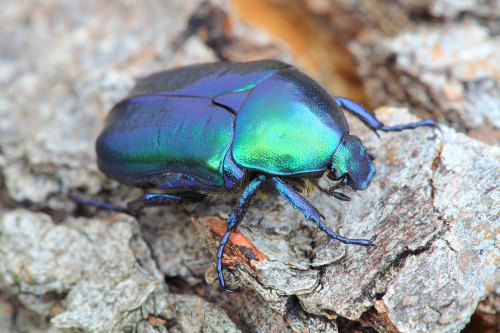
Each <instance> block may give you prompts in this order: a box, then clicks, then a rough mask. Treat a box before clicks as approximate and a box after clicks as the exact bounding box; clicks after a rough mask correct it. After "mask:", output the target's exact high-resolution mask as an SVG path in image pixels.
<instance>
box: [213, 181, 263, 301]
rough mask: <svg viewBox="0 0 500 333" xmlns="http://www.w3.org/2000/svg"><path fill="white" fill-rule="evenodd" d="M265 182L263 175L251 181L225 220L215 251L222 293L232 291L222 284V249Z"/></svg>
mask: <svg viewBox="0 0 500 333" xmlns="http://www.w3.org/2000/svg"><path fill="white" fill-rule="evenodd" d="M265 180H266V176H265V175H259V176H257V177H256V178H255V179H254V180H252V181H251V182H250V184H248V186H247V187H246V188H245V190H244V191H243V194H242V195H241V197H240V198H239V199H238V207H237V208H236V210H235V211H234V212H233V213H232V214H231V216H229V219H228V220H227V224H228V225H227V230H226V233H225V234H224V236H222V238H221V240H220V243H219V249H218V250H217V273H218V275H219V285H220V287H221V289H222V290H224V291H227V292H233V291H234V290H230V289H227V288H226V283H225V282H224V275H223V274H222V255H223V254H224V247H225V246H226V243H227V241H228V239H229V236H231V232H233V230H235V229H236V228H237V227H238V224H240V222H241V220H242V219H243V217H244V216H245V213H246V212H247V209H248V207H250V203H251V202H252V199H253V198H254V197H255V194H256V193H257V190H258V189H259V187H260V186H261V185H262V183H264V181H265Z"/></svg>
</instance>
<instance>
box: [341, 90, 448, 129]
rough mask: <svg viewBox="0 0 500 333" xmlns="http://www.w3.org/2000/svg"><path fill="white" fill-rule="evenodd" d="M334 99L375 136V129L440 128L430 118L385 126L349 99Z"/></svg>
mask: <svg viewBox="0 0 500 333" xmlns="http://www.w3.org/2000/svg"><path fill="white" fill-rule="evenodd" d="M334 99H335V101H336V102H337V103H338V104H339V105H340V107H341V108H343V109H344V110H346V111H348V112H349V113H351V114H352V115H354V116H355V117H357V118H358V119H360V120H361V121H362V122H363V123H365V125H366V126H368V127H369V128H370V129H371V130H372V131H373V132H375V134H376V135H377V136H379V135H378V133H377V130H381V131H384V132H399V131H402V130H405V129H414V128H416V127H420V126H433V127H436V128H438V129H439V130H440V128H439V125H438V124H437V123H436V122H435V121H434V120H432V119H424V120H422V121H419V122H418V123H410V124H404V125H396V126H386V125H384V124H383V123H381V122H380V121H379V120H378V119H377V118H375V116H374V115H373V114H372V113H371V112H369V111H368V110H366V109H365V108H364V107H362V106H361V105H359V104H358V103H355V102H353V101H351V100H350V99H347V98H343V97H334Z"/></svg>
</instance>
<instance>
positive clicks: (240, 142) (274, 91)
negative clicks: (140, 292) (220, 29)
mask: <svg viewBox="0 0 500 333" xmlns="http://www.w3.org/2000/svg"><path fill="white" fill-rule="evenodd" d="M341 109H344V110H346V111H348V112H350V113H351V114H353V115H354V116H356V117H357V118H359V119H360V120H361V121H363V122H364V123H365V125H366V126H368V127H369V128H370V129H371V130H373V131H374V132H375V133H376V134H377V135H378V133H377V131H385V132H390V131H401V130H405V129H413V128H416V127H419V126H434V127H437V128H439V126H438V124H437V123H436V122H434V121H433V120H431V119H426V120H422V121H420V122H417V123H410V124H405V125H398V126H391V127H390V126H386V125H384V124H382V123H381V122H380V121H378V120H377V119H376V118H375V116H374V115H372V114H371V113H370V112H368V111H367V110H366V109H365V108H363V107H362V106H361V105H359V104H356V103H355V102H353V101H351V100H349V99H346V98H342V97H333V96H331V95H330V94H329V93H328V92H327V91H326V90H325V89H324V88H323V87H321V86H320V85H319V84H318V83H317V82H316V81H314V80H313V79H312V78H310V77H308V76H307V75H305V74H303V73H301V72H300V71H299V70H297V69H296V68H294V67H292V66H290V65H288V64H285V63H283V62H280V61H276V60H262V61H255V62H247V63H226V62H216V63H209V64H200V65H193V66H188V67H181V68H177V69H172V70H167V71H164V72H160V73H156V74H153V75H151V76H148V77H146V78H144V79H141V80H139V81H138V83H137V84H136V86H135V88H134V89H133V90H132V92H131V93H130V95H129V96H128V97H127V98H125V99H124V100H122V101H121V102H119V103H118V104H116V105H115V106H114V107H113V109H112V110H111V112H110V113H109V115H108V117H107V119H106V123H105V126H104V129H103V131H102V133H101V134H100V136H99V137H98V139H97V142H96V151H97V157H98V167H99V169H100V170H101V171H102V172H103V173H104V174H105V175H106V176H107V177H109V178H112V179H114V180H117V181H119V182H121V183H123V184H127V185H132V186H135V187H139V188H144V189H161V190H163V192H162V193H149V192H147V193H145V194H143V195H142V196H141V197H139V198H138V199H136V200H133V201H131V202H130V203H128V204H127V207H126V208H125V207H118V206H113V205H110V204H98V203H91V204H94V205H96V206H100V207H104V208H107V209H112V210H117V211H123V212H126V213H129V214H136V213H137V212H138V211H139V210H140V209H142V208H144V207H147V206H156V205H170V204H177V203H186V202H194V201H198V200H203V199H210V198H214V197H220V195H224V194H229V195H233V196H239V199H238V203H237V207H236V209H235V210H234V211H233V212H232V214H231V215H230V217H229V219H228V220H227V231H226V232H225V234H224V236H223V237H222V239H221V241H220V244H219V247H218V251H217V272H218V277H219V285H220V287H221V288H222V289H223V290H225V291H229V292H231V291H232V290H230V289H228V288H227V287H226V284H225V281H224V276H223V267H222V256H223V253H224V247H225V245H226V243H227V241H228V239H229V236H230V235H231V232H232V231H234V230H235V229H236V228H237V226H238V224H239V223H240V222H241V220H242V219H243V217H244V215H245V213H246V211H247V209H248V207H249V206H250V203H251V201H252V199H253V198H254V197H255V195H256V193H257V192H258V191H259V190H262V187H263V185H264V184H269V185H267V186H268V187H272V188H274V189H275V190H276V191H277V192H278V193H280V194H281V195H282V196H283V197H284V198H285V199H286V200H287V201H288V202H289V203H290V204H291V205H292V206H293V207H295V208H296V209H298V210H300V211H301V212H302V213H303V214H304V216H305V218H306V220H310V219H312V220H313V221H314V222H316V224H317V226H318V227H319V228H320V229H321V230H323V231H324V232H326V233H327V234H328V235H329V236H330V237H331V238H334V239H337V240H339V241H340V242H342V243H346V244H356V245H363V246H369V245H372V243H373V241H374V240H375V238H372V239H349V238H346V237H343V236H341V235H338V234H336V233H335V232H333V231H332V230H330V229H328V228H327V227H326V226H325V224H324V223H323V221H322V220H323V219H324V216H323V215H321V213H320V212H319V211H318V210H317V209H316V208H315V207H314V206H313V205H312V204H310V203H309V202H308V201H306V199H304V198H303V197H302V196H301V195H300V193H301V192H304V191H305V190H306V189H307V188H308V187H310V184H313V185H314V184H316V185H317V180H318V179H319V178H321V177H322V176H324V175H326V176H327V177H328V178H329V179H330V180H332V181H337V182H338V183H337V184H336V185H335V186H332V187H331V188H330V189H329V191H328V192H329V194H331V195H333V196H334V197H335V198H337V199H339V200H344V201H347V200H350V198H349V197H348V196H347V195H345V194H343V193H341V192H339V191H338V190H339V189H340V188H342V187H346V186H347V187H350V188H352V189H353V190H364V189H366V188H368V186H369V185H370V182H371V180H372V178H373V176H374V175H375V166H374V165H373V163H372V157H371V155H370V154H369V153H368V152H367V150H366V148H364V147H363V145H362V143H361V141H360V139H358V138H357V137H356V136H353V135H350V134H349V126H348V123H347V120H346V118H345V116H344V114H343V112H342V111H341Z"/></svg>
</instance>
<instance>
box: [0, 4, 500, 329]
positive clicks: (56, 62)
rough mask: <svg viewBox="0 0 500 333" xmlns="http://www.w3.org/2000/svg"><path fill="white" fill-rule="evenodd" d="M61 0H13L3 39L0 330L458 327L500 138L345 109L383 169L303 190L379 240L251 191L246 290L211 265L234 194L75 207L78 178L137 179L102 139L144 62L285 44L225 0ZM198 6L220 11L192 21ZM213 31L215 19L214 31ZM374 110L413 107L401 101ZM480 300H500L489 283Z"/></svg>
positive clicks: (488, 253)
mask: <svg viewBox="0 0 500 333" xmlns="http://www.w3.org/2000/svg"><path fill="white" fill-rule="evenodd" d="M55 3H56V4H59V5H50V6H49V5H47V4H38V3H37V4H36V5H35V4H31V5H30V6H28V5H23V4H20V3H17V2H9V3H8V7H10V8H14V9H16V10H11V11H5V12H3V13H1V14H0V15H1V16H2V18H3V21H4V22H5V24H4V25H3V27H2V28H0V35H1V36H3V37H4V38H2V39H1V40H2V43H3V44H2V49H3V50H5V52H6V54H8V55H9V57H7V58H6V59H7V60H2V62H0V67H1V68H2V71H0V90H1V91H4V92H5V96H2V97H0V104H1V105H6V106H7V107H5V108H2V109H1V110H0V112H1V117H0V128H1V131H0V174H1V177H0V179H1V183H0V198H1V200H0V251H1V259H0V281H1V284H0V290H1V291H2V293H1V295H8V296H6V297H2V298H0V306H1V307H2V309H5V311H1V312H0V313H1V315H2V316H3V315H5V316H6V317H7V318H5V317H2V318H5V320H3V319H2V320H0V324H1V325H5V326H1V327H0V330H2V331H12V330H14V329H19V330H22V329H24V330H30V331H36V330H39V331H47V330H48V329H51V328H50V327H52V329H54V328H55V327H59V328H65V329H81V330H84V331H109V330H117V331H119V330H122V329H126V328H130V327H135V328H136V329H137V330H138V331H164V332H166V331H223V330H225V331H234V332H237V331H265V332H286V331H296V332H307V331H311V332H314V331H327V332H337V331H344V330H347V329H349V328H352V327H355V328H358V329H359V328H360V327H361V326H365V328H366V327H371V329H375V330H379V331H384V330H385V331H394V332H395V331H419V330H420V331H432V330H435V331H450V332H452V331H457V330H459V329H460V328H461V327H463V326H464V325H465V323H466V322H467V321H468V318H470V315H471V314H472V312H473V311H474V309H475V307H476V305H477V304H478V302H479V300H480V299H481V298H483V297H485V296H486V295H487V294H488V289H489V288H494V286H495V283H494V282H493V281H494V274H495V269H496V267H497V266H498V264H496V263H497V262H498V258H499V254H498V245H497V239H496V238H497V234H498V232H497V231H498V230H499V225H498V224H499V221H498V212H497V211H494V210H493V209H492V207H494V205H495V204H497V203H498V201H499V199H498V189H495V186H496V185H495V184H498V183H499V179H498V170H499V168H500V166H499V162H498V161H499V159H500V157H499V156H500V153H499V149H498V147H489V146H486V145H484V144H481V143H478V142H476V141H474V140H472V139H470V138H467V137H465V136H463V135H461V134H457V133H455V132H454V131H453V130H451V129H449V128H447V127H446V126H444V127H443V133H442V134H440V133H438V132H437V131H435V130H432V129H429V128H420V129H417V130H415V131H405V132H402V133H390V134H389V133H382V134H381V139H380V140H379V139H377V138H376V137H375V135H374V134H373V133H370V132H369V131H368V130H367V129H366V128H364V127H363V126H362V124H360V123H359V122H358V121H356V120H353V119H351V118H349V121H350V124H351V133H352V134H355V135H358V136H360V137H361V138H362V140H363V143H364V144H365V146H367V147H368V148H369V150H370V151H371V152H373V153H375V154H376V156H377V159H376V160H375V164H376V167H377V175H376V177H375V179H374V181H373V183H372V185H371V186H370V188H369V189H367V190H366V191H361V192H356V193H348V194H349V195H350V196H351V197H352V199H353V200H352V201H351V202H349V203H341V202H338V201H337V200H334V199H333V198H331V197H328V196H326V195H325V194H323V193H320V192H315V193H313V195H311V196H310V197H308V200H309V201H310V202H311V203H313V204H314V205H315V206H316V207H317V208H318V209H319V210H320V211H321V212H322V213H323V214H324V215H325V216H326V217H327V218H326V224H327V226H328V227H330V228H332V229H333V230H335V231H338V232H339V233H341V234H343V235H345V236H349V237H355V238H361V237H363V238H370V237H371V236H372V235H374V234H376V235H377V236H378V238H377V241H376V244H377V246H376V247H374V248H368V249H367V248H361V247H355V246H346V245H343V244H339V243H338V242H336V241H328V240H327V238H326V236H325V235H324V234H323V233H322V232H321V231H319V230H317V229H316V227H315V225H314V223H311V222H306V221H305V220H304V218H303V216H302V214H301V213H300V212H298V211H296V210H294V209H293V207H291V206H290V205H289V204H288V203H286V201H285V200H284V199H283V198H280V197H278V196H268V197H266V198H262V199H260V200H256V201H255V203H254V204H253V206H252V207H251V208H250V210H249V213H248V215H247V216H246V217H245V219H244V221H243V223H242V225H241V226H240V228H239V231H240V232H241V235H243V236H244V237H242V238H238V239H235V242H236V245H238V246H240V247H238V246H235V247H234V252H232V254H231V251H229V255H228V256H227V258H226V263H227V265H228V266H229V269H227V270H226V271H227V276H228V282H230V283H234V284H235V285H240V286H242V287H243V289H242V290H243V291H242V292H241V293H238V294H232V295H229V294H224V293H221V292H220V291H219V290H218V286H217V285H216V284H215V283H214V284H206V283H205V280H208V281H210V282H211V281H214V279H213V276H212V273H211V272H212V269H213V267H214V262H215V259H214V254H215V245H214V244H215V242H214V240H213V237H212V235H211V233H210V230H211V228H212V227H213V224H214V223H222V224H223V223H224V222H223V221H224V220H225V219H226V218H227V216H228V214H230V212H231V211H232V209H233V208H234V206H233V203H232V202H231V201H224V200H218V201H213V202H202V203H196V204H191V205H187V206H178V207H165V208H154V209H149V210H147V211H145V213H144V214H143V215H142V216H141V217H140V218H139V219H138V222H137V221H136V220H135V219H132V218H130V217H127V216H124V215H121V214H114V213H109V212H96V211H95V210H94V209H92V208H88V207H87V208H80V209H79V210H78V211H75V210H74V209H75V206H74V205H73V204H72V203H71V202H70V201H69V200H68V198H67V195H68V193H69V191H70V190H76V189H80V190H83V193H85V194H86V195H88V197H92V198H93V199H96V200H102V201H107V202H113V203H116V204H120V203H124V202H126V201H127V200H130V199H133V198H135V197H136V196H138V195H139V194H140V193H141V192H140V191H131V190H130V189H129V188H127V187H124V186H120V185H117V184H116V183H114V182H111V181H108V180H105V179H104V177H103V176H102V175H101V174H99V172H98V171H97V169H96V165H95V156H94V152H93V145H94V139H95V137H96V135H97V133H98V132H99V129H100V128H101V127H102V119H103V118H104V117H105V115H106V114H107V110H108V109H109V108H110V107H111V106H112V105H113V104H114V103H115V102H117V101H119V100H120V99H121V98H122V97H123V96H125V95H126V94H127V91H128V90H129V89H130V88H131V86H132V85H133V84H134V81H135V78H136V77H138V76H143V75H146V74H148V73H150V72H152V71H155V70H161V69H164V68H165V67H172V66H179V65H185V64H189V63H193V62H202V61H203V62H206V61H211V60H215V59H216V55H219V56H221V55H222V56H224V57H225V58H227V59H231V60H239V61H243V60H250V59H253V58H256V57H277V58H280V59H282V60H287V61H289V62H292V63H293V59H292V58H291V56H290V55H289V54H288V53H287V51H286V49H285V48H284V47H283V46H282V45H281V44H279V43H277V42H276V43H275V42H274V41H272V39H270V38H269V36H268V35H266V34H264V33H263V32H259V31H256V30H253V29H250V28H248V27H245V26H243V25H242V24H241V23H240V22H237V21H232V22H233V23H232V24H233V25H231V24H229V23H228V21H229V22H231V19H232V18H231V16H230V15H231V12H230V11H228V10H227V8H226V7H225V5H224V4H220V3H219V2H217V1H208V2H203V3H201V2H200V1H192V2H190V1H187V2H185V3H184V4H183V6H177V5H176V4H172V3H168V4H166V3H163V2H154V4H155V5H154V6H157V7H154V6H153V5H151V4H150V6H146V5H144V4H142V5H141V4H139V5H137V6H134V7H133V8H132V7H129V5H127V4H122V5H109V4H105V3H103V2H100V1H95V2H92V4H91V5H89V6H83V5H82V4H78V3H74V4H73V3H71V4H69V3H67V4H63V3H62V2H60V3H59V2H57V1H56V2H55ZM132 12H133V15H131V14H130V13H132ZM42 13H44V14H42ZM48 13H50V15H48ZM200 13H216V14H217V15H222V17H223V19H221V20H212V21H210V22H211V23H210V24H216V26H215V27H213V26H211V27H209V25H207V24H206V23H203V24H201V25H199V26H192V29H190V30H189V29H186V24H185V23H186V22H189V21H190V19H191V20H193V18H196V17H199V16H200V15H201V14H200ZM224 13H225V14H226V15H228V16H227V17H224ZM358 14H366V11H363V10H360V11H359V12H358ZM70 17H73V18H76V17H83V18H89V17H92V20H90V19H89V20H87V19H86V20H84V22H83V23H78V22H80V21H79V20H77V19H75V20H71V19H68V18H70ZM217 17H221V16H217ZM49 18H50V20H49ZM22 22H24V23H22ZM51 22H59V23H58V24H60V25H61V26H59V25H52V24H51ZM217 22H220V26H217ZM145 26H148V29H145V28H144V27H145ZM12 27H19V29H16V31H12ZM61 27H63V28H61ZM193 27H195V28H196V29H195V28H193ZM214 31H215V32H217V31H218V33H222V35H223V38H221V40H222V41H223V42H224V43H220V44H217V47H218V49H215V47H213V45H214V44H213V43H215V42H214V38H215V37H214V36H215V35H214ZM130 36H133V38H132V37H130ZM181 37H182V38H181ZM215 39H216V38H215ZM20 41H22V42H20ZM19 43H21V44H23V45H28V46H29V47H27V49H23V48H21V47H20V45H19ZM388 43H389V44H387V45H392V46H394V45H395V44H391V43H395V42H394V40H392V39H391V40H389V41H388ZM396 44H397V43H396ZM82 45H85V47H83V46H82ZM207 45H212V47H207ZM110 50H112V51H110ZM40 55H43V56H40ZM74 59H77V60H74ZM367 59H370V57H368V58H367ZM3 61H5V62H3ZM4 64H7V65H4ZM61 68H64V69H65V70H64V71H61V70H60V69H61ZM4 69H5V70H4ZM389 74H390V73H389ZM401 82H403V81H401ZM412 82H413V81H412ZM414 83H415V82H413V83H411V85H412V86H413V85H414ZM391 86H392V83H387V82H386V83H385V87H386V88H382V89H381V91H384V92H385V91H390V89H389V88H390V87H391ZM398 89H401V90H402V91H405V92H404V94H406V96H409V94H410V92H406V90H405V89H403V88H401V87H399V88H398ZM427 91H428V90H427ZM20 96H23V98H20ZM7 110H10V111H8V112H7ZM13 110H15V112H14V111H13ZM377 116H378V117H380V119H381V120H383V121H384V122H385V123H387V124H398V123H404V122H410V121H415V120H416V118H412V117H411V116H410V115H409V113H408V110H405V109H396V108H381V109H379V110H378V111H377ZM321 184H322V186H323V187H326V186H327V184H326V182H324V181H322V183H321ZM82 195H83V194H82ZM75 213H77V214H80V215H82V216H81V217H80V218H75V217H73V215H74V214H75ZM214 219H218V222H217V221H215V222H214ZM221 221H222V222H221ZM238 242H240V243H241V242H243V243H242V244H240V243H238ZM241 245H244V247H241ZM228 247H231V244H230V245H229V246H228ZM242 249H244V251H242ZM256 254H259V255H256ZM211 267H212V268H211ZM214 282H216V281H214ZM497 294H498V293H497ZM54 296H56V297H54ZM491 298H492V297H491ZM484 304H485V305H484V307H483V309H485V311H489V313H495V312H494V311H493V310H491V309H494V308H495V306H494V304H495V302H494V301H491V300H490V301H489V303H484ZM488 304H489V305H488ZM487 305H488V306H489V307H488V308H487V307H486V306H487ZM13 313H16V314H17V315H15V316H14V315H12V314H13ZM14 317H16V318H14ZM28 318H29V320H28ZM32 318H35V319H32ZM44 318H49V319H50V320H51V322H50V323H48V322H46V321H45V320H44ZM201 318H204V319H201ZM31 321H34V322H33V323H32V324H29V323H30V322H31Z"/></svg>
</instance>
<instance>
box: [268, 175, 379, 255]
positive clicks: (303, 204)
mask: <svg viewBox="0 0 500 333" xmlns="http://www.w3.org/2000/svg"><path fill="white" fill-rule="evenodd" d="M271 182H272V183H273V185H274V186H275V187H276V189H277V190H278V191H279V192H280V194H281V195H282V196H283V197H284V198H285V199H286V200H287V201H288V202H290V204H292V206H293V207H295V208H297V209H298V210H300V211H301V212H302V214H304V216H305V217H306V220H309V219H313V220H314V221H316V224H317V225H318V228H320V229H321V230H323V231H324V232H326V233H327V234H328V236H330V237H331V238H333V239H336V240H338V241H340V242H342V243H344V244H354V245H362V246H370V245H373V244H372V242H373V241H374V240H375V237H373V238H371V239H350V238H347V237H344V236H341V235H337V234H336V233H335V232H333V231H331V230H330V229H328V228H327V227H326V225H325V224H324V223H323V222H322V221H321V217H322V215H321V213H320V212H319V211H318V210H317V209H316V208H315V207H314V206H313V205H311V204H310V203H309V202H308V201H307V200H306V199H304V198H303V197H302V196H301V195H300V194H298V193H297V192H295V191H294V190H293V189H292V188H291V187H290V186H289V185H287V184H286V183H285V182H284V181H283V180H281V179H280V178H279V177H272V178H271Z"/></svg>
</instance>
